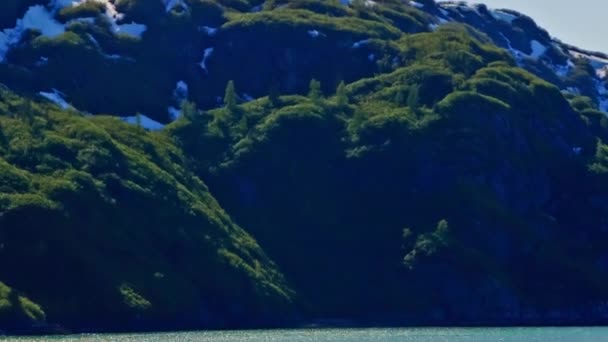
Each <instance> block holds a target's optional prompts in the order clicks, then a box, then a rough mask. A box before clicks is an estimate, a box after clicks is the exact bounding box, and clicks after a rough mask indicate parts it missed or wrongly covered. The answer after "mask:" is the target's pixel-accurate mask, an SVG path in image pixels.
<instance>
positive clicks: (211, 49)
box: [199, 47, 214, 73]
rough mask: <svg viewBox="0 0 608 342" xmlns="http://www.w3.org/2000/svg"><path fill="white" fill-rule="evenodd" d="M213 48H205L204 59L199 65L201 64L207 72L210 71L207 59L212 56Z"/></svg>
mask: <svg viewBox="0 0 608 342" xmlns="http://www.w3.org/2000/svg"><path fill="white" fill-rule="evenodd" d="M213 50H214V49H213V48H212V47H210V48H206V49H205V54H204V55H203V60H202V61H201V62H200V63H199V65H200V66H201V68H202V69H203V70H205V72H207V73H209V70H207V60H208V59H209V57H211V55H212V54H213Z"/></svg>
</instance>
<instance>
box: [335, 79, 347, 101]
mask: <svg viewBox="0 0 608 342" xmlns="http://www.w3.org/2000/svg"><path fill="white" fill-rule="evenodd" d="M336 102H337V104H338V106H340V107H346V106H347V105H348V94H347V93H346V85H345V84H344V81H342V82H340V84H338V89H336Z"/></svg>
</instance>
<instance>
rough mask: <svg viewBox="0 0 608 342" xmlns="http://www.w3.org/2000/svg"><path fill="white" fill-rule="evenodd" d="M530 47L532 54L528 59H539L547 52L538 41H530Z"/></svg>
mask: <svg viewBox="0 0 608 342" xmlns="http://www.w3.org/2000/svg"><path fill="white" fill-rule="evenodd" d="M530 47H531V48H532V53H531V54H530V57H532V58H534V59H539V58H540V57H541V56H542V55H544V54H545V52H547V47H546V46H544V45H543V44H541V42H539V41H538V40H532V41H531V42H530Z"/></svg>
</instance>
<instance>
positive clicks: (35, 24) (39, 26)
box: [0, 5, 65, 62]
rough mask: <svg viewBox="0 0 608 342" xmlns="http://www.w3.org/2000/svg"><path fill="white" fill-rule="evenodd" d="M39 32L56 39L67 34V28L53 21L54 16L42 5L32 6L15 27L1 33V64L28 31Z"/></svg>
mask: <svg viewBox="0 0 608 342" xmlns="http://www.w3.org/2000/svg"><path fill="white" fill-rule="evenodd" d="M28 29H30V30H37V31H40V33H41V34H42V35H43V36H45V37H50V38H53V37H56V36H58V35H60V34H62V33H64V32H65V26H64V25H62V24H60V23H59V22H57V21H56V20H55V19H53V16H52V14H51V13H50V12H49V11H48V10H47V9H46V8H45V7H44V6H42V5H35V6H31V7H30V8H29V9H28V10H27V12H25V14H24V16H23V18H21V19H19V20H17V23H16V25H15V27H13V28H8V29H5V30H3V31H0V62H3V61H4V59H5V58H6V54H7V53H8V51H9V50H10V48H11V47H12V46H13V45H15V44H17V43H18V42H19V41H20V40H21V36H22V35H23V32H25V31H26V30H28Z"/></svg>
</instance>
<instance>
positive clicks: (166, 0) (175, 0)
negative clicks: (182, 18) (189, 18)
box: [162, 0, 189, 13]
mask: <svg viewBox="0 0 608 342" xmlns="http://www.w3.org/2000/svg"><path fill="white" fill-rule="evenodd" d="M162 2H163V4H165V11H166V12H167V13H169V12H171V10H173V9H174V8H175V7H181V8H182V9H184V10H185V11H187V10H188V9H189V8H188V5H187V4H186V3H185V2H184V0H162Z"/></svg>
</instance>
